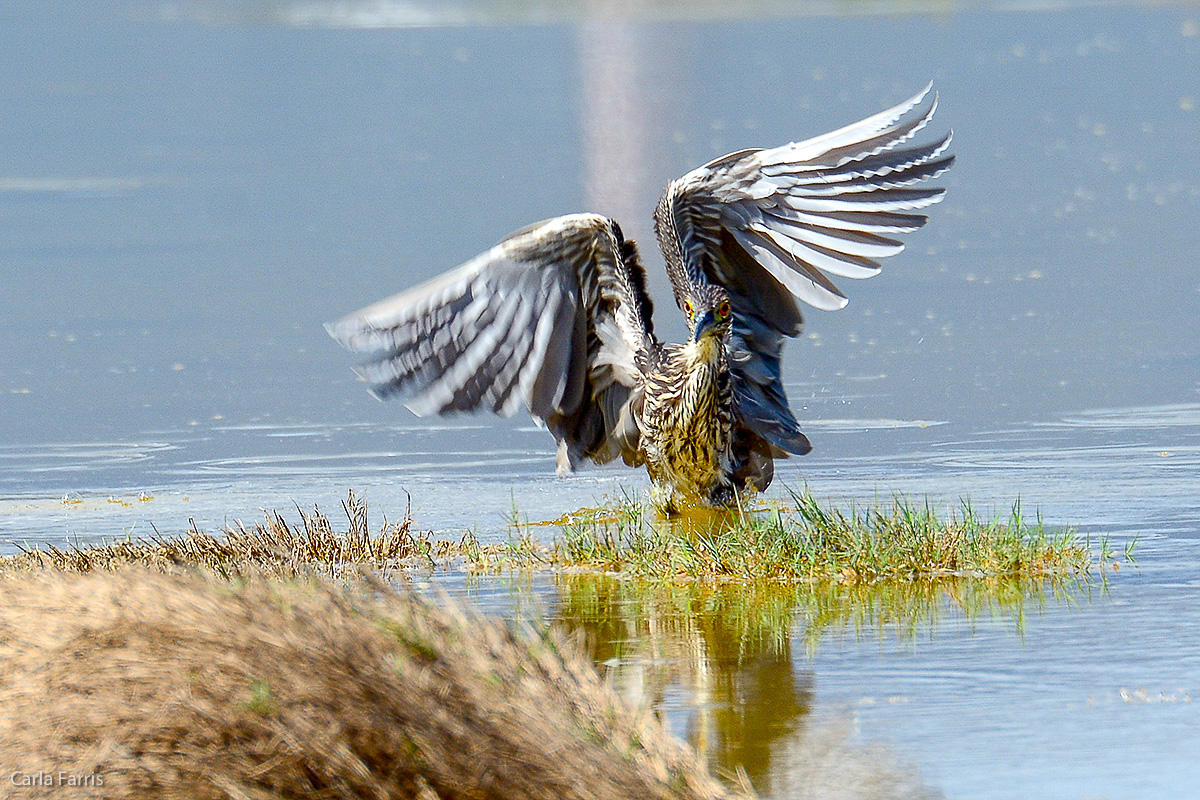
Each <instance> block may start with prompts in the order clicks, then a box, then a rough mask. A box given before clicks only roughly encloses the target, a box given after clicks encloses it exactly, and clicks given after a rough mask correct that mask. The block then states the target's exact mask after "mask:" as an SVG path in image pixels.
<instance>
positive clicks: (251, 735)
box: [0, 569, 729, 800]
mask: <svg viewBox="0 0 1200 800" xmlns="http://www.w3.org/2000/svg"><path fill="white" fill-rule="evenodd" d="M375 589H376V591H375V593H374V594H373V595H372V596H366V595H363V594H354V593H351V592H348V591H345V590H341V589H338V588H336V587H334V586H332V585H331V584H329V583H326V582H322V581H309V582H292V583H281V582H279V581H266V580H257V579H256V580H250V581H244V582H240V583H228V582H221V581H213V580H210V579H207V578H203V577H199V576H195V575H192V576H188V575H162V574H154V573H151V572H148V571H145V570H140V569H139V570H120V571H116V572H111V573H96V574H91V575H68V574H63V573H55V572H44V573H42V574H36V575H11V576H10V577H9V578H8V579H7V580H4V581H0V753H2V754H3V760H4V780H5V783H6V784H11V785H9V786H6V788H7V789H9V790H10V791H11V792H12V794H10V795H8V796H10V797H13V798H24V797H35V796H46V795H48V794H51V793H52V794H53V796H55V797H103V798H132V797H138V798H196V799H197V800H204V799H205V798H268V797H271V798H302V797H303V798H318V797H319V798H330V799H332V798H401V797H403V798H439V797H440V798H502V797H503V798H563V799H564V800H571V798H584V797H587V798H602V799H607V798H613V799H614V800H615V799H616V798H622V799H623V798H631V797H636V798H718V797H727V796H729V795H728V792H727V790H725V789H723V788H721V786H720V785H719V784H717V783H716V782H714V781H713V780H712V779H711V778H709V777H708V775H707V774H706V773H705V772H704V771H703V769H702V768H701V767H700V765H699V764H698V762H697V760H696V758H695V756H694V754H693V753H692V752H691V751H690V750H688V749H687V748H686V747H685V746H684V745H682V744H680V743H679V742H677V741H676V740H675V739H673V738H671V737H670V736H669V735H668V734H666V733H664V731H663V730H662V728H661V727H660V726H659V724H658V723H657V722H656V721H655V720H654V719H653V718H652V717H651V716H649V715H645V714H635V713H632V712H630V711H629V710H627V709H626V708H625V707H624V706H622V705H621V703H620V701H619V700H618V699H617V697H616V696H615V695H614V693H613V692H612V691H611V690H610V689H609V688H608V687H607V686H606V685H605V684H604V683H603V682H602V681H601V680H600V679H599V678H598V677H597V675H596V673H595V671H594V669H593V668H592V666H591V665H590V663H589V662H588V661H587V660H586V658H585V657H584V656H583V655H582V654H581V651H580V649H579V648H578V647H576V646H575V645H574V644H573V643H571V642H569V641H567V640H566V639H564V638H563V637H562V636H561V635H558V634H555V633H551V632H536V633H521V634H514V633H513V632H512V631H511V630H510V629H509V628H508V627H506V626H504V625H503V624H501V623H497V622H489V621H485V620H482V619H480V618H478V617H475V616H472V615H469V614H467V613H465V612H463V611H461V610H459V609H457V608H454V607H450V608H442V607H435V606H432V605H430V604H428V603H426V602H424V601H422V600H420V599H418V598H416V597H413V596H411V595H409V594H406V593H396V592H393V591H391V590H386V589H384V587H382V586H381V585H377V586H376V587H375ZM13 772H20V773H21V774H22V775H25V776H34V775H42V776H47V775H48V776H50V778H49V779H50V780H51V781H57V782H56V783H52V786H53V789H50V790H48V789H47V787H46V785H45V784H44V783H43V784H35V785H32V786H22V785H20V782H11V781H10V780H9V778H10V775H11V774H12V773H13ZM89 776H91V779H90V782H89V781H88V780H87V779H88V777H89ZM68 778H73V779H74V782H75V783H76V784H83V785H76V786H73V787H72V786H70V785H67V779H68ZM43 780H44V778H43Z"/></svg>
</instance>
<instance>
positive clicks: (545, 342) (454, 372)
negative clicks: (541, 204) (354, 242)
mask: <svg viewBox="0 0 1200 800" xmlns="http://www.w3.org/2000/svg"><path fill="white" fill-rule="evenodd" d="M641 269H642V268H641V265H640V263H638V262H637V254H636V250H635V249H633V248H632V246H631V245H629V244H627V243H625V242H624V241H623V239H622V237H621V232H620V228H619V227H617V225H616V223H614V222H613V221H612V220H609V219H607V218H605V217H602V216H598V215H595V214H576V215H571V216H566V217H558V218H556V219H551V220H547V221H545V222H541V223H538V224H536V225H532V226H530V227H528V228H526V229H524V230H522V231H518V232H517V233H515V234H513V235H511V236H509V237H508V238H506V239H505V240H504V241H502V242H500V244H498V245H496V246H495V247H493V248H492V249H490V250H488V251H487V252H485V253H483V254H481V255H479V256H477V257H476V258H474V259H472V260H470V261H468V262H467V263H466V264H463V265H462V266H461V267H458V268H457V269H453V270H450V271H449V272H446V273H445V274H443V275H440V276H438V277H436V278H434V279H433V280H431V281H428V282H426V283H424V284H421V285H420V286H417V287H414V288H412V289H409V290H408V291H405V292H402V293H400V294H397V295H394V296H392V297H390V298H388V299H386V300H382V301H380V302H378V303H375V304H373V305H370V306H367V307H366V308H364V309H362V310H360V311H356V312H354V313H353V314H350V315H348V316H346V317H344V318H343V319H341V320H338V321H337V322H333V323H329V324H328V325H326V328H327V330H328V331H329V333H330V335H332V336H333V337H334V338H335V339H337V340H338V341H339V342H341V343H342V344H343V345H344V346H346V347H347V348H348V349H350V350H353V351H355V352H358V353H361V354H362V355H363V356H364V361H363V363H362V364H361V365H360V366H359V367H358V370H357V371H358V373H359V375H360V376H361V377H362V378H363V379H364V380H365V381H366V382H367V383H368V384H369V385H370V388H371V390H372V391H373V392H374V393H375V394H376V395H377V396H379V397H389V396H392V395H398V396H401V397H404V398H405V399H406V402H407V405H408V407H409V409H411V410H412V411H413V412H414V413H416V414H418V415H427V414H448V413H454V412H463V411H472V410H475V409H477V408H480V407H485V408H488V409H489V410H491V411H493V412H495V413H498V414H506V415H507V414H512V413H514V412H515V411H516V410H517V409H518V408H519V407H520V406H521V405H524V406H525V407H526V408H527V409H528V410H529V412H530V414H531V415H532V416H533V417H534V419H535V420H537V421H538V422H539V423H541V424H545V425H547V426H548V427H549V428H550V430H551V432H552V433H554V435H555V438H556V439H558V441H559V443H560V445H565V447H566V450H567V453H568V455H569V457H570V462H571V464H572V465H573V464H574V463H575V461H577V460H578V459H579V458H583V457H588V458H593V459H601V458H603V459H607V458H612V457H615V456H616V455H620V454H622V453H623V450H622V447H625V445H621V446H616V445H613V444H612V443H611V442H608V441H607V439H608V438H609V437H610V436H616V435H618V434H619V435H620V436H625V435H626V432H625V431H616V430H615V426H616V424H617V423H616V417H618V416H619V415H620V411H621V407H622V405H623V404H624V403H625V402H627V400H628V398H629V397H630V396H631V394H632V392H633V390H635V389H636V388H638V386H640V381H641V379H642V373H641V368H640V363H642V362H644V360H645V357H646V354H647V352H648V351H649V350H650V349H653V348H656V347H657V346H658V345H657V341H656V340H655V338H654V333H653V327H652V324H651V321H650V314H651V313H652V305H651V303H650V300H649V297H648V296H646V293H645V285H644V277H643V275H642V271H641ZM614 409H616V410H615V411H614ZM610 418H611V419H610ZM622 441H624V440H622ZM629 446H632V447H636V442H633V443H632V444H630V445H629Z"/></svg>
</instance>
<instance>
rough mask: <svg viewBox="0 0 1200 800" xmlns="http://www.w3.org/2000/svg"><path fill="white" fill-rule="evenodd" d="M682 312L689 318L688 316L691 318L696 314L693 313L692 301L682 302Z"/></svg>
mask: <svg viewBox="0 0 1200 800" xmlns="http://www.w3.org/2000/svg"><path fill="white" fill-rule="evenodd" d="M683 311H684V313H686V314H687V315H688V316H689V317H690V316H692V315H693V314H695V313H696V312H695V311H694V310H693V309H692V301H691V300H684V301H683Z"/></svg>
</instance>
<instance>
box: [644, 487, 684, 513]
mask: <svg viewBox="0 0 1200 800" xmlns="http://www.w3.org/2000/svg"><path fill="white" fill-rule="evenodd" d="M650 505H652V506H654V508H655V509H657V510H658V512H659V513H660V514H664V515H668V514H677V513H679V494H678V492H676V491H675V490H674V489H673V488H671V487H670V486H663V485H661V484H658V483H651V484H650Z"/></svg>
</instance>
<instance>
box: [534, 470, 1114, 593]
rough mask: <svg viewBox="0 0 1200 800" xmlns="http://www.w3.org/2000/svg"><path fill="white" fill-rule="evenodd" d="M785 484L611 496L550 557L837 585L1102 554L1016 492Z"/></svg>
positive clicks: (1038, 565) (1072, 562)
mask: <svg viewBox="0 0 1200 800" xmlns="http://www.w3.org/2000/svg"><path fill="white" fill-rule="evenodd" d="M789 494H790V498H789V501H785V502H777V503H773V504H768V505H763V506H760V507H756V508H737V509H732V510H728V511H723V510H713V509H689V510H686V511H684V512H683V513H681V514H678V515H675V516H672V517H664V516H662V515H659V514H657V513H656V512H654V511H653V510H651V509H649V508H648V507H646V506H645V505H643V504H641V503H639V502H637V501H636V500H632V499H629V498H623V499H621V500H618V501H616V502H613V503H610V504H609V505H606V506H602V507H600V508H597V509H592V510H585V511H584V512H582V513H580V514H578V515H577V516H575V517H573V518H571V519H566V520H562V521H561V522H560V531H561V535H560V537H559V538H558V539H557V540H556V542H555V544H554V548H555V558H554V560H555V562H556V563H559V564H562V565H570V566H574V567H584V568H590V569H595V570H598V571H606V572H619V573H627V574H631V575H635V576H638V577H652V578H708V579H719V580H746V581H754V580H767V581H784V582H791V581H805V582H814V581H822V582H827V581H834V582H837V583H842V584H873V583H877V582H879V581H889V580H904V581H912V580H936V579H944V578H979V579H991V580H1000V579H1004V580H1013V579H1020V580H1026V579H1042V578H1051V577H1061V576H1072V575H1073V576H1087V575H1089V574H1090V573H1091V572H1092V571H1093V569H1096V568H1102V567H1103V566H1104V565H1105V564H1108V563H1109V562H1110V561H1112V554H1111V552H1109V551H1108V549H1107V547H1106V546H1102V548H1101V551H1100V552H1099V553H1097V552H1094V550H1093V548H1092V546H1091V543H1090V542H1089V541H1088V540H1087V539H1086V538H1084V537H1082V536H1081V535H1080V534H1079V533H1078V532H1077V531H1076V530H1074V529H1072V528H1052V527H1049V526H1047V525H1046V524H1045V523H1044V522H1043V521H1042V519H1041V517H1040V516H1038V515H1035V516H1034V518H1032V519H1030V518H1028V517H1027V516H1026V515H1025V514H1024V512H1023V510H1022V507H1021V504H1020V502H1019V501H1018V502H1016V503H1014V504H1013V506H1012V508H1011V510H1010V511H1009V512H1008V514H1007V515H995V516H984V515H981V514H980V513H979V512H977V511H976V509H975V508H974V507H973V506H972V505H971V503H970V502H967V501H963V502H962V503H960V505H959V506H958V508H957V509H955V510H952V511H950V512H949V513H945V512H939V511H938V510H937V509H936V508H935V507H934V506H933V504H932V503H931V502H929V501H928V500H926V501H924V502H914V501H911V500H909V499H907V498H904V497H899V496H898V497H893V498H892V499H891V500H890V501H877V502H876V503H874V504H873V505H871V506H866V507H860V506H854V505H851V506H850V507H849V508H847V509H842V508H839V507H835V506H832V505H827V504H822V503H821V502H819V501H818V500H817V499H816V497H814V496H813V495H812V494H811V493H809V492H807V491H800V492H797V491H791V492H790V493H789ZM1126 555H1127V556H1128V555H1130V554H1129V553H1127V554H1126Z"/></svg>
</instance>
